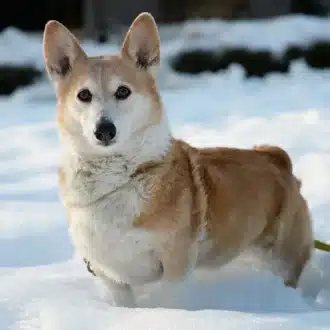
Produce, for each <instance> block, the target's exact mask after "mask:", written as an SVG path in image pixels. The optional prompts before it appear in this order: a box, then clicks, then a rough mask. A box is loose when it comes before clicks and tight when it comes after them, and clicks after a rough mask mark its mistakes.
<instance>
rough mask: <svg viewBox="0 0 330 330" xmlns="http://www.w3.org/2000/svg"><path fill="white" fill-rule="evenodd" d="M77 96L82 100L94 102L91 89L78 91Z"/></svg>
mask: <svg viewBox="0 0 330 330" xmlns="http://www.w3.org/2000/svg"><path fill="white" fill-rule="evenodd" d="M77 97H78V99H79V100H80V101H81V102H85V103H90V102H92V98H93V95H92V93H91V91H90V90H89V89H87V88H84V89H82V90H81V91H80V92H79V93H78V95H77Z"/></svg>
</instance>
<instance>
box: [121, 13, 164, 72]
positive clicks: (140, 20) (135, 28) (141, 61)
mask: <svg viewBox="0 0 330 330" xmlns="http://www.w3.org/2000/svg"><path fill="white" fill-rule="evenodd" d="M121 54H122V56H123V57H126V58H128V59H129V60H131V61H133V63H134V64H135V65H136V66H137V67H138V68H141V69H142V70H148V71H150V72H151V73H153V71H154V69H155V68H157V67H158V66H159V63H160V39H159V32H158V28H157V25H156V22H155V20H154V18H153V17H152V15H151V14H149V13H142V14H140V15H138V16H137V17H136V19H135V20H134V22H133V23H132V25H131V27H130V28H129V30H128V32H127V34H126V37H125V39H124V42H123V44H122V47H121Z"/></svg>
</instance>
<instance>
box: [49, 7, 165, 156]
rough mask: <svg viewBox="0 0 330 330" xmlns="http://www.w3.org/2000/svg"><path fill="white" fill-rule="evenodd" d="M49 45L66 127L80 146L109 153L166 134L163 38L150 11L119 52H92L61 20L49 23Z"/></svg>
mask: <svg viewBox="0 0 330 330" xmlns="http://www.w3.org/2000/svg"><path fill="white" fill-rule="evenodd" d="M43 49H44V59H45V66H46V69H47V72H48V74H49V76H50V78H51V80H52V81H53V84H54V87H55V91H56V95H57V100H58V124H59V127H60V131H61V133H62V134H63V135H66V136H68V137H69V138H70V140H71V141H72V142H73V144H74V146H75V147H76V148H78V149H79V151H83V152H86V153H91V154H109V153H111V152H120V151H123V150H124V149H125V148H126V149H130V148H129V146H130V145H132V144H134V143H135V144H136V146H138V145H139V144H143V143H148V141H149V140H151V139H157V136H156V134H157V135H158V138H162V139H164V135H163V131H164V132H165V131H166V129H164V127H165V126H164V124H163V122H164V113H163V109H162V104H161V100H160V96H159V94H158V91H157V87H156V83H155V73H156V71H157V68H158V66H159V62H160V40H159V33H158V29H157V26H156V23H155V21H154V19H153V17H152V16H151V15H150V14H148V13H142V14H140V15H139V16H138V17H137V18H136V19H135V20H134V22H133V23H132V25H131V27H130V29H129V30H128V32H127V34H126V37H125V39H124V41H123V44H122V46H121V49H120V51H119V53H118V54H113V55H107V56H100V57H88V56H87V55H86V53H85V52H84V51H83V49H82V48H81V46H80V44H79V42H78V40H77V39H76V38H75V37H74V36H73V35H72V34H71V33H70V32H69V31H68V29H67V28H65V27H64V26H63V25H62V24H61V23H59V22H57V21H49V22H48V23H47V24H46V27H45V31H44V37H43ZM151 132H154V133H152V134H151ZM156 132H157V133H156ZM165 134H167V135H168V133H165ZM149 142H150V143H153V142H152V141H149ZM127 151H129V150H127Z"/></svg>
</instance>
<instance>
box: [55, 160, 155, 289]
mask: <svg viewBox="0 0 330 330" xmlns="http://www.w3.org/2000/svg"><path fill="white" fill-rule="evenodd" d="M108 162H111V164H110V163H108ZM66 165H67V166H66V167H65V168H64V171H65V176H66V177H65V185H64V186H62V188H61V196H62V199H63V201H64V204H65V205H66V207H69V208H70V229H69V230H70V234H71V237H72V240H73V243H74V245H75V247H76V249H77V251H78V253H79V254H80V255H81V257H83V258H86V259H87V260H89V261H90V262H91V264H92V267H93V269H94V270H95V271H96V272H97V271H99V272H102V274H104V275H105V276H107V277H110V278H112V279H113V280H116V281H120V282H125V283H129V284H140V283H145V282H148V281H150V280H153V278H154V277H156V276H157V275H158V273H159V268H160V265H159V262H158V260H157V259H156V257H155V255H154V251H153V237H152V235H151V234H150V233H148V232H146V231H143V230H140V229H136V228H134V227H133V221H134V218H135V217H136V216H138V215H139V214H140V212H141V210H142V207H143V204H144V201H145V200H146V199H147V198H148V194H149V192H148V185H147V184H145V183H144V182H143V181H141V180H135V179H132V178H131V177H130V169H129V167H128V166H126V165H124V164H123V163H122V161H121V160H120V159H119V160H114V159H112V160H103V161H99V162H97V163H95V162H93V163H87V162H84V163H81V162H77V161H75V162H74V163H73V162H71V164H70V166H68V165H69V164H66Z"/></svg>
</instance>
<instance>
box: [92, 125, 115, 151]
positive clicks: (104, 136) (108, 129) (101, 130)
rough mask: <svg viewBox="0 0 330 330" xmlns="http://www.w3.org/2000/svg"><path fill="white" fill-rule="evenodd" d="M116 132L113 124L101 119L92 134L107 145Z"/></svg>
mask: <svg viewBox="0 0 330 330" xmlns="http://www.w3.org/2000/svg"><path fill="white" fill-rule="evenodd" d="M116 132H117V129H116V126H115V125H114V124H113V122H111V121H109V120H104V119H103V120H100V122H99V123H98V124H97V126H96V130H95V132H94V134H95V137H96V138H97V139H98V140H99V141H100V142H102V143H103V144H105V145H107V144H109V142H111V140H113V139H114V137H115V136H116Z"/></svg>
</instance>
